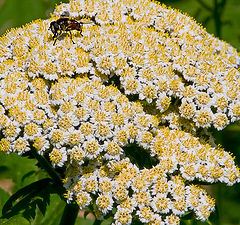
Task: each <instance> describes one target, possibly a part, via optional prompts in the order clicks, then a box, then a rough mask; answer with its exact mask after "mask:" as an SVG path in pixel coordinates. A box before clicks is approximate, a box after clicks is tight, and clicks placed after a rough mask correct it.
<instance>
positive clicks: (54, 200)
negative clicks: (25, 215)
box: [31, 194, 66, 225]
mask: <svg viewBox="0 0 240 225" xmlns="http://www.w3.org/2000/svg"><path fill="white" fill-rule="evenodd" d="M65 204H66V203H65V202H64V201H63V200H61V198H60V197H59V196H58V195H57V194H51V195H50V202H49V204H48V205H47V209H46V213H45V215H43V214H42V213H41V211H40V209H39V208H38V207H37V208H36V216H35V218H34V219H33V221H32V223H31V224H32V225H39V224H47V225H59V223H60V219H61V217H62V214H63V209H64V206H65Z"/></svg>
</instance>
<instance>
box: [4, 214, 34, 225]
mask: <svg viewBox="0 0 240 225" xmlns="http://www.w3.org/2000/svg"><path fill="white" fill-rule="evenodd" d="M0 224H1V225H30V223H29V222H28V221H27V220H26V219H25V218H23V217H22V216H21V215H17V216H13V217H11V218H10V219H0Z"/></svg>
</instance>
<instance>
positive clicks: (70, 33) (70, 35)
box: [69, 30, 75, 44]
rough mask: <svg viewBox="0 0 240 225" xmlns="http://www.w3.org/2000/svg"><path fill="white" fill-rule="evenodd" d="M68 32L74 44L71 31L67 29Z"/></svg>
mask: <svg viewBox="0 0 240 225" xmlns="http://www.w3.org/2000/svg"><path fill="white" fill-rule="evenodd" d="M69 33H70V38H71V40H72V43H73V44H75V43H74V41H73V39H72V33H71V31H70V30H69Z"/></svg>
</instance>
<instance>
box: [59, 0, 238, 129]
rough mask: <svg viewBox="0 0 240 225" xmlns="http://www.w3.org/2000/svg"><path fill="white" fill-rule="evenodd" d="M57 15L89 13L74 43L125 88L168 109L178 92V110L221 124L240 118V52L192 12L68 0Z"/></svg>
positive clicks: (203, 123)
mask: <svg viewBox="0 0 240 225" xmlns="http://www.w3.org/2000/svg"><path fill="white" fill-rule="evenodd" d="M55 14H56V15H57V16H61V15H65V14H67V15H69V16H72V17H78V18H79V17H83V16H85V17H88V18H91V19H92V20H93V21H94V22H95V23H96V25H97V26H94V28H93V29H91V28H89V29H86V30H84V32H83V37H82V39H80V40H81V41H80V42H79V44H80V45H81V46H82V47H83V48H84V49H85V50H87V51H89V53H90V54H89V57H90V59H91V60H92V61H93V62H94V64H96V67H97V70H98V71H100V72H101V73H104V74H107V75H117V76H120V82H121V86H122V88H123V89H124V91H125V94H127V95H129V94H138V95H139V99H141V100H143V99H146V101H147V102H149V103H151V102H153V101H154V102H156V106H157V108H158V109H159V111H160V112H164V111H166V110H167V109H168V108H169V106H170V104H171V101H172V100H173V99H175V98H177V99H180V100H181V101H180V102H179V104H178V111H179V112H180V116H181V117H183V118H186V119H191V120H193V121H194V123H195V125H197V126H198V127H210V126H211V125H212V124H213V126H214V127H215V128H216V129H218V130H221V129H223V128H224V127H226V125H228V124H229V122H234V121H236V120H239V118H240V104H239V97H240V95H239V84H240V72H239V69H238V68H239V65H240V57H239V54H238V53H237V51H236V49H234V48H232V47H231V46H229V45H228V44H227V43H225V42H223V41H220V40H218V39H216V38H214V37H213V36H211V35H210V34H208V33H207V32H206V31H205V30H204V29H203V28H202V27H200V26H199V25H198V24H197V23H196V22H195V21H194V20H193V19H191V18H189V17H188V16H186V15H183V14H182V13H180V12H178V11H177V10H174V9H171V8H167V7H165V6H163V5H160V4H156V3H154V2H151V1H145V0H133V1H125V0H120V1H119V0H118V1H102V0H99V1H84V0H82V1H71V2H70V3H69V4H62V5H60V6H59V7H57V8H56V10H55Z"/></svg>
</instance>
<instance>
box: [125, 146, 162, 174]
mask: <svg viewBox="0 0 240 225" xmlns="http://www.w3.org/2000/svg"><path fill="white" fill-rule="evenodd" d="M123 150H124V153H125V155H126V156H127V157H128V158H129V159H130V161H131V163H133V164H135V165H137V166H138V168H139V169H144V168H147V169H151V168H152V167H154V166H156V165H157V164H158V163H159V161H158V159H157V158H154V157H151V155H150V153H149V152H147V151H146V150H145V149H144V148H142V147H140V146H138V145H137V144H136V143H132V144H130V145H127V146H125V147H123Z"/></svg>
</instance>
